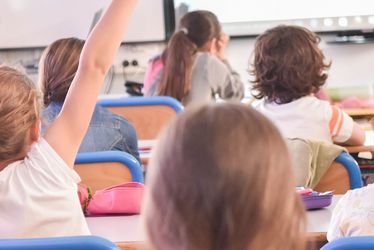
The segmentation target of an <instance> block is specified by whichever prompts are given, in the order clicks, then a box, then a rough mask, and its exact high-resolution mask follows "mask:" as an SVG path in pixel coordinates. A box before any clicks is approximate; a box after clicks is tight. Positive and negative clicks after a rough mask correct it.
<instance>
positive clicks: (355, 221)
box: [327, 184, 374, 241]
mask: <svg viewBox="0 0 374 250" xmlns="http://www.w3.org/2000/svg"><path fill="white" fill-rule="evenodd" d="M373 197H374V184H370V185H368V186H366V187H363V188H359V189H355V190H350V191H348V192H347V193H346V194H345V195H344V196H343V197H342V198H341V199H340V200H339V202H338V204H337V205H336V207H335V208H334V211H333V214H332V218H331V222H330V226H329V230H328V232H327V240H328V241H333V240H335V239H338V238H341V237H348V236H365V235H366V236H367V235H374V201H373Z"/></svg>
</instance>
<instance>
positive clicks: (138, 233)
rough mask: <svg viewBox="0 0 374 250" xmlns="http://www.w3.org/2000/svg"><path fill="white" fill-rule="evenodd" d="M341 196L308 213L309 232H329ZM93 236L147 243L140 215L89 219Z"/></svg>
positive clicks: (114, 240) (117, 240) (118, 240)
mask: <svg viewBox="0 0 374 250" xmlns="http://www.w3.org/2000/svg"><path fill="white" fill-rule="evenodd" d="M340 197H341V195H336V196H334V198H333V202H332V204H331V205H330V206H329V207H327V208H324V209H319V210H312V211H308V212H307V231H308V232H327V229H328V227H329V223H330V219H331V215H332V210H333V209H334V207H335V205H336V203H337V201H338V200H339V199H340ZM86 220H87V223H88V227H89V228H90V230H91V233H92V234H93V235H98V236H102V237H104V238H107V239H109V240H111V241H113V242H135V241H145V239H146V236H145V232H144V226H143V222H142V220H141V216H140V215H129V216H103V217H87V218H86Z"/></svg>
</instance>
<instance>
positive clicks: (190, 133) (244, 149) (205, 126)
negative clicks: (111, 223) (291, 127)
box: [144, 103, 305, 250]
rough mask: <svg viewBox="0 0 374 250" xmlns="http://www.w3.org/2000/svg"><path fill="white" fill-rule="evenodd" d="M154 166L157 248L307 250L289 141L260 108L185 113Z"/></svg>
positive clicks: (150, 213) (164, 138)
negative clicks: (287, 145) (290, 157)
mask: <svg viewBox="0 0 374 250" xmlns="http://www.w3.org/2000/svg"><path fill="white" fill-rule="evenodd" d="M149 170H150V171H149V175H148V176H147V178H148V180H147V181H148V183H147V184H148V191H147V192H148V193H147V195H146V199H145V204H144V205H145V206H144V208H145V211H144V212H145V223H146V229H147V234H148V238H149V240H150V243H151V245H152V246H153V247H154V248H155V249H157V250H172V249H173V250H174V249H189V250H219V249H225V250H230V249H232V250H237V249H247V250H257V249H267V250H269V249H289V250H291V249H297V250H300V249H305V239H304V236H305V231H304V217H305V214H304V208H303V206H302V204H301V201H300V198H299V197H298V196H297V194H296V192H295V186H294V185H295V183H294V181H293V180H294V178H293V173H292V169H291V162H290V159H289V156H288V152H287V148H286V145H285V143H284V141H283V139H282V138H281V135H280V134H279V132H278V131H277V129H276V128H275V127H274V126H273V125H272V124H271V123H270V122H269V121H268V120H267V119H266V118H265V117H264V116H262V115H261V114H259V113H258V112H257V111H255V110H253V109H251V108H249V107H245V106H242V105H240V104H227V103H226V104H212V105H208V106H204V107H200V108H194V109H190V110H187V111H186V112H185V113H183V114H182V115H180V116H179V117H178V118H177V119H176V120H174V121H173V122H172V123H171V124H170V125H169V126H168V127H167V128H166V129H165V130H164V132H163V133H162V135H161V137H160V140H159V144H158V145H157V147H156V149H155V154H154V157H153V158H152V160H151V161H150V165H149ZM280 246H281V247H280Z"/></svg>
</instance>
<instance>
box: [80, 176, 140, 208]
mask: <svg viewBox="0 0 374 250" xmlns="http://www.w3.org/2000/svg"><path fill="white" fill-rule="evenodd" d="M143 194H144V185H143V184H142V183H138V182H126V183H123V184H120V185H116V186H112V187H109V188H106V189H102V190H98V191H96V192H95V194H93V195H92V196H91V194H90V189H89V188H86V187H84V186H82V185H79V188H78V195H79V198H80V201H81V205H82V208H83V211H84V212H85V214H88V215H95V214H96V215H97V214H138V213H140V208H141V203H142V199H143Z"/></svg>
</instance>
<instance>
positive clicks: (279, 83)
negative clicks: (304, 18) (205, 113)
mask: <svg viewBox="0 0 374 250" xmlns="http://www.w3.org/2000/svg"><path fill="white" fill-rule="evenodd" d="M319 40H320V39H319V38H318V37H317V36H316V35H315V34H314V33H312V32H310V31H309V30H307V29H305V28H302V27H297V26H284V25H282V26H278V27H275V28H272V29H269V30H267V31H266V32H265V33H264V34H262V35H261V36H259V37H258V38H257V41H256V44H255V51H254V63H253V70H252V74H253V75H254V76H255V79H254V81H253V94H254V97H255V98H257V99H261V98H263V100H262V101H261V102H260V104H259V105H258V106H257V107H256V108H257V110H259V111H260V112H262V113H263V114H265V115H266V116H267V117H268V118H270V120H272V121H273V122H274V123H275V125H276V126H277V127H278V129H279V130H280V131H281V133H282V135H283V136H284V137H286V138H304V139H312V140H322V141H327V142H331V143H337V144H345V145H363V144H364V141H365V133H364V131H363V130H362V129H361V128H360V126H359V125H358V124H357V123H355V122H354V121H353V120H352V118H351V117H349V116H348V115H347V114H346V113H344V112H343V111H342V110H340V109H339V108H337V107H334V106H331V105H330V104H329V103H328V102H327V101H322V100H319V99H317V98H316V97H315V94H316V93H317V92H318V91H319V90H320V88H321V86H323V85H324V84H325V81H326V79H327V74H326V70H327V69H328V68H329V67H330V64H326V63H325V62H324V59H325V57H324V55H323V53H322V51H321V50H320V49H319V48H318V43H319Z"/></svg>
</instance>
